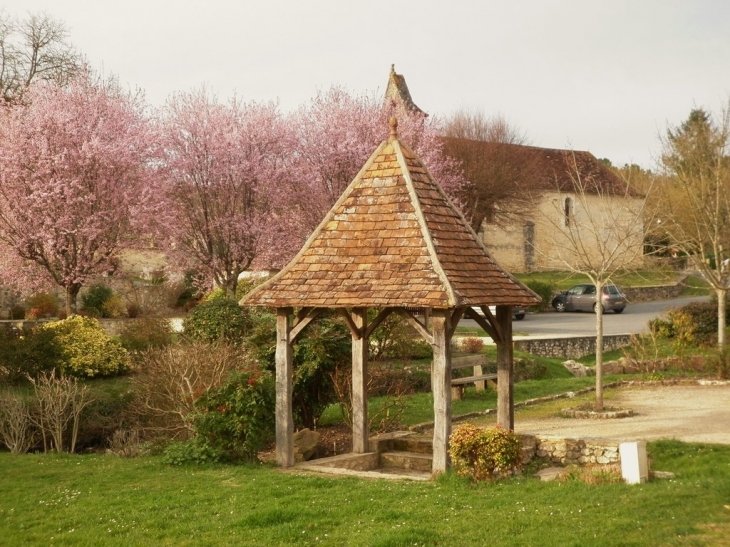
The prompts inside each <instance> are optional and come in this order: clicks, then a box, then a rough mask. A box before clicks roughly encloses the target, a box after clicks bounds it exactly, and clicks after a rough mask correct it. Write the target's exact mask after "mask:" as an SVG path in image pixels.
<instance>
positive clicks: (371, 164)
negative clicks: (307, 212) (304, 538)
mask: <svg viewBox="0 0 730 547" xmlns="http://www.w3.org/2000/svg"><path fill="white" fill-rule="evenodd" d="M539 301H540V298H539V297H538V296H537V295H536V294H535V293H533V292H532V291H530V290H529V289H528V288H526V287H525V286H524V285H522V284H521V283H520V282H519V281H517V280H516V279H514V278H513V277H512V276H510V275H509V274H508V273H507V272H505V271H504V270H502V269H501V268H500V267H499V266H498V265H497V264H496V263H495V262H494V260H492V258H491V256H490V255H489V252H488V251H487V250H486V248H485V247H484V245H483V244H482V243H481V242H480V241H479V238H478V237H477V235H476V234H475V233H474V232H473V231H472V229H471V228H470V226H469V223H468V222H467V221H466V220H465V219H464V217H463V216H462V215H461V213H460V212H459V211H458V209H457V208H456V207H454V205H453V204H452V203H451V201H450V200H449V198H448V197H447V196H446V194H445V193H444V191H443V190H442V189H441V187H440V186H439V185H438V184H437V183H436V182H435V181H434V180H433V178H432V177H431V175H430V174H429V173H428V170H427V169H426V168H425V166H424V165H423V163H422V162H421V161H420V159H419V158H418V157H417V156H416V154H414V153H413V151H412V150H411V149H410V148H408V147H407V146H406V145H405V144H403V143H401V142H400V141H399V140H398V136H397V122H396V120H395V119H394V118H391V120H390V138H389V139H388V140H387V141H385V142H383V143H382V144H381V145H380V146H379V147H378V148H377V149H376V150H375V152H374V153H373V154H372V156H370V159H368V161H367V162H366V164H365V165H364V166H363V168H362V169H361V170H360V172H359V173H358V174H357V176H356V177H355V179H354V180H353V181H352V183H350V185H349V186H348V187H347V189H346V190H345V192H344V193H343V194H342V196H341V197H340V199H339V200H338V201H337V203H335V205H334V206H333V207H332V209H331V210H330V212H329V213H328V214H327V216H326V217H325V219H324V220H323V221H322V223H321V224H320V225H319V227H318V228H317V229H316V230H315V232H314V233H313V234H312V235H311V237H310V238H309V239H308V240H307V242H306V243H305V245H304V247H303V248H302V249H301V250H300V251H299V253H298V254H297V255H296V256H295V257H294V259H293V260H292V261H291V262H290V263H289V264H288V265H287V266H286V267H285V268H284V269H282V270H281V271H280V272H279V273H278V274H277V275H276V276H274V277H273V278H271V279H270V280H269V281H268V282H266V283H264V284H263V285H261V286H259V287H257V288H256V289H255V290H253V291H251V292H250V293H249V294H248V295H247V296H246V297H244V298H243V299H242V300H241V302H240V304H241V305H243V306H266V307H271V308H275V309H276V314H277V346H276V458H277V461H278V463H279V464H280V465H282V466H285V467H286V466H291V465H293V464H294V452H293V433H294V431H293V418H292V375H293V366H292V347H293V344H295V343H296V341H297V339H298V338H299V337H300V336H302V335H303V334H304V329H305V328H306V326H307V325H309V324H310V323H311V322H312V321H314V320H315V319H316V318H317V317H318V316H320V315H321V314H322V313H323V312H324V311H325V310H336V311H337V312H338V313H339V314H340V315H341V316H342V317H343V318H344V320H345V321H346V322H347V325H348V327H349V329H350V332H351V334H352V407H353V452H356V453H363V452H367V451H368V408H367V392H366V386H367V355H368V351H367V348H368V339H369V336H370V335H371V333H372V332H373V331H374V330H375V329H376V328H377V327H378V325H379V324H380V323H381V322H382V321H383V320H384V319H385V318H386V317H388V315H390V314H391V313H394V312H395V313H398V314H400V315H402V316H403V317H404V318H405V319H406V320H407V321H408V322H409V323H410V324H411V325H412V326H413V327H414V328H415V329H416V331H418V333H419V334H420V335H421V336H423V338H424V339H426V340H427V341H428V342H429V343H430V344H431V346H432V348H433V367H432V381H431V384H432V387H433V398H434V434H433V468H432V471H433V472H434V473H439V472H443V471H445V470H446V469H447V467H448V440H449V435H450V433H451V338H452V336H453V334H454V330H455V328H456V325H457V324H458V322H459V320H460V319H461V318H462V317H464V316H466V317H470V318H472V319H474V320H475V321H477V322H478V323H479V324H480V325H481V326H482V328H484V330H485V331H486V332H487V333H489V335H490V336H491V337H492V338H493V339H494V340H495V342H496V344H497V354H498V356H497V368H498V370H497V374H498V377H497V386H498V388H497V389H498V423H499V425H501V426H502V427H505V428H509V429H513V426H514V415H513V409H514V407H513V399H512V385H513V380H512V313H511V307H512V306H516V305H520V306H531V305H534V304H536V303H538V302H539ZM490 305H495V306H496V314H495V315H493V314H492V313H490V311H489V308H488V306H490ZM473 306H478V307H481V309H482V312H483V314H484V317H482V316H481V315H479V314H478V313H476V312H475V311H474V310H473V309H472V307H473ZM368 308H376V309H378V310H379V313H378V314H377V316H376V317H375V319H374V320H373V321H372V322H371V323H368V320H367V318H368V315H367V310H368ZM414 309H422V310H425V312H426V313H424V314H422V315H415V314H414V313H412V310H414ZM426 317H428V320H425V318H426Z"/></svg>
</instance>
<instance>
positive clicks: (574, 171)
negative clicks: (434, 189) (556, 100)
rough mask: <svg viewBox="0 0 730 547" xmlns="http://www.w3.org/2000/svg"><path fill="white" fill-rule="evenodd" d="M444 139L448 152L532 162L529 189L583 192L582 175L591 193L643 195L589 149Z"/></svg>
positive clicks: (526, 187) (524, 183) (525, 183)
mask: <svg viewBox="0 0 730 547" xmlns="http://www.w3.org/2000/svg"><path fill="white" fill-rule="evenodd" d="M443 142H444V144H445V145H446V152H447V154H448V153H452V152H451V151H453V150H459V149H461V150H462V151H468V152H469V153H472V154H480V155H481V156H483V157H484V158H492V157H495V156H497V155H498V156H499V157H500V158H508V161H510V162H520V163H522V164H526V165H528V166H529V168H530V169H529V171H530V173H531V174H532V180H525V181H521V184H522V187H523V188H524V189H525V190H526V191H529V190H547V191H551V190H552V191H556V190H557V191H560V192H572V191H580V190H579V189H578V188H576V186H577V180H578V179H577V177H578V176H579V177H580V182H581V185H582V189H583V190H584V191H585V192H586V193H589V194H598V193H601V194H611V195H615V196H627V197H643V196H642V195H641V194H640V193H639V192H637V191H636V190H634V189H633V188H632V187H631V186H629V185H628V184H627V183H626V182H624V181H623V180H622V179H621V177H619V176H618V175H616V173H614V172H613V171H611V169H609V168H608V167H606V165H604V164H603V163H601V162H600V161H599V160H598V159H597V158H596V157H595V156H594V155H593V154H591V153H590V152H587V151H583V150H561V149H556V148H541V147H537V146H527V145H524V144H512V143H500V142H487V141H478V140H472V139H460V138H453V137H443ZM501 161H504V159H502V160H501ZM476 182H478V181H476Z"/></svg>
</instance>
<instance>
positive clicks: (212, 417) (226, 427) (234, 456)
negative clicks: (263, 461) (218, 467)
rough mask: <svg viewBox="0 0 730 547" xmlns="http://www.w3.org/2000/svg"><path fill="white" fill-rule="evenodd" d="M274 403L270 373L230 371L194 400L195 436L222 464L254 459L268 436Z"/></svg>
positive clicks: (272, 382) (269, 434)
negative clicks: (210, 449) (221, 381)
mask: <svg viewBox="0 0 730 547" xmlns="http://www.w3.org/2000/svg"><path fill="white" fill-rule="evenodd" d="M275 400H276V389H275V386H274V379H273V376H272V375H271V373H269V372H268V371H259V370H254V371H247V372H233V373H231V374H230V375H229V376H228V378H226V380H225V381H224V382H223V384H221V385H220V386H219V387H217V388H213V389H210V390H208V391H206V392H205V393H203V394H202V395H201V396H200V397H199V398H198V399H197V400H196V401H195V413H194V415H193V424H194V426H195V433H196V435H197V436H199V437H200V438H201V439H202V440H203V441H204V442H205V444H206V445H208V446H209V447H211V448H212V449H213V450H214V451H216V452H218V453H220V454H221V456H222V457H223V458H224V459H225V460H226V461H240V460H249V461H251V460H255V459H256V455H257V453H258V451H259V450H261V449H262V448H263V446H264V445H265V444H266V443H267V442H268V441H269V440H270V439H271V437H272V434H273V429H274V405H275Z"/></svg>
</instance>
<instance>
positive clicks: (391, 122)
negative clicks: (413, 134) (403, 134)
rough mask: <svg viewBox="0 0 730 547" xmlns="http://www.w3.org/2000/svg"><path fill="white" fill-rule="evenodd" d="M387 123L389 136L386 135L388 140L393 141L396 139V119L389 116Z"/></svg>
mask: <svg viewBox="0 0 730 547" xmlns="http://www.w3.org/2000/svg"><path fill="white" fill-rule="evenodd" d="M388 125H389V126H390V137H388V142H393V141H394V140H397V139H398V120H397V119H396V117H395V116H391V117H390V119H389V120H388Z"/></svg>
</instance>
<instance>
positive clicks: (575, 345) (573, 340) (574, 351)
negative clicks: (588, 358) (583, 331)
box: [514, 334, 631, 359]
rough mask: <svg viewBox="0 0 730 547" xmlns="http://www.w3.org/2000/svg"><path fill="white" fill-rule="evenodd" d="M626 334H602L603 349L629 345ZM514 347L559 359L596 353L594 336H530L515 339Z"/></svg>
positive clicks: (628, 337)
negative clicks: (524, 338)
mask: <svg viewBox="0 0 730 547" xmlns="http://www.w3.org/2000/svg"><path fill="white" fill-rule="evenodd" d="M630 340H631V336H630V335H628V334H611V335H604V336H603V349H604V351H611V350H614V349H618V348H622V347H624V346H627V345H629V342H630ZM514 348H515V349H518V350H520V351H526V352H528V353H532V354H533V355H540V356H542V357H558V358H561V359H580V358H581V357H583V356H584V355H591V354H593V353H596V337H595V336H571V337H570V338H530V339H527V340H516V341H515V342H514Z"/></svg>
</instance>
